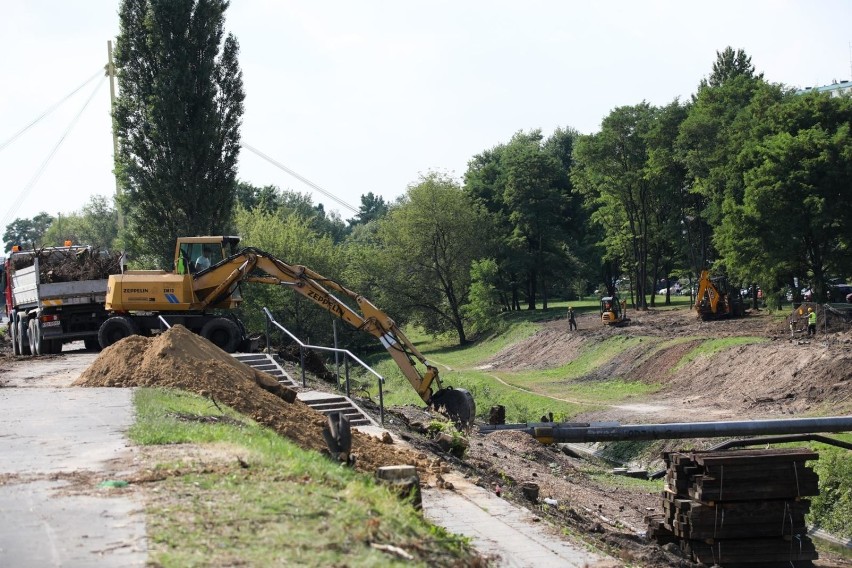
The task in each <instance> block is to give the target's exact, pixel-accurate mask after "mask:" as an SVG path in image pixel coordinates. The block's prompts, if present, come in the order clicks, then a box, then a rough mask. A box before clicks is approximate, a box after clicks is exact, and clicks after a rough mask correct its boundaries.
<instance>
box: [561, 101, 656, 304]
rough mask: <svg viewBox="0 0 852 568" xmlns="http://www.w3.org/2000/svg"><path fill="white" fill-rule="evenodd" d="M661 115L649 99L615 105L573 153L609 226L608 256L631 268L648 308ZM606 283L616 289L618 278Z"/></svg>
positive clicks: (600, 220)
mask: <svg viewBox="0 0 852 568" xmlns="http://www.w3.org/2000/svg"><path fill="white" fill-rule="evenodd" d="M657 114H658V111H657V109H655V108H653V107H651V106H650V105H649V104H648V103H645V102H643V103H641V104H639V105H636V106H632V107H619V108H616V109H615V110H613V111H612V112H611V113H610V114H609V116H607V117H606V118H605V119H604V120H603V122H602V124H601V131H600V132H599V133H597V134H592V135H588V136H581V137H580V139H579V140H578V142H577V146H576V148H575V152H574V159H575V169H574V172H573V179H574V183H575V185H576V186H577V189H578V191H580V193H582V194H583V195H584V196H585V198H586V203H587V204H588V206H589V207H590V208H591V209H592V210H593V213H592V216H591V218H592V221H593V222H595V223H597V224H599V225H600V226H601V227H602V228H603V230H604V231H605V236H604V239H603V241H602V242H601V243H600V244H601V247H602V250H603V258H604V259H606V260H609V261H612V262H615V263H616V264H618V265H621V266H624V267H627V268H629V270H630V273H631V274H632V278H631V280H632V282H633V285H634V286H635V290H636V298H635V303H636V306H637V308H645V307H647V299H646V294H647V292H648V291H649V289H648V287H649V284H650V283H649V281H648V280H649V274H648V260H649V255H650V253H651V245H652V239H653V234H652V233H653V216H654V208H655V206H656V205H657V204H658V203H659V202H660V199H659V196H658V195H657V194H658V193H659V191H660V188H661V184H660V180H659V176H652V175H650V172H649V169H648V161H649V137H650V135H651V132H652V129H653V127H654V124H655V119H656V116H657ZM612 276H613V277H616V276H617V275H612ZM607 285H608V286H609V287H610V288H611V289H610V290H609V292H610V293H613V292H614V289H612V288H613V285H614V282H612V281H611V280H610V281H609V282H607ZM650 292H651V293H652V294H653V293H654V290H653V289H651V290H650Z"/></svg>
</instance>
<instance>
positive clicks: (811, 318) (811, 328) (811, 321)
mask: <svg viewBox="0 0 852 568" xmlns="http://www.w3.org/2000/svg"><path fill="white" fill-rule="evenodd" d="M816 320H817V315H816V312H815V311H814V309H813V308H808V335H814V336H815V335H816Z"/></svg>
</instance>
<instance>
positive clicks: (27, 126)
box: [0, 69, 103, 152]
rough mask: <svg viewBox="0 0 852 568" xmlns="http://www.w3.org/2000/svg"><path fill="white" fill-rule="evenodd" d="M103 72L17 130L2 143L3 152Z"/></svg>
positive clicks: (0, 146)
mask: <svg viewBox="0 0 852 568" xmlns="http://www.w3.org/2000/svg"><path fill="white" fill-rule="evenodd" d="M101 73H103V70H102V69H99V70H98V72H97V73H95V74H94V75H92V76H91V77H89V78H88V79H86V82H85V83H83V84H82V85H80V86H79V87H77V88H76V89H74V90H73V91H71V92H70V93H68V94H67V95H65V96H64V97H63V98H62V99H61V100H60V101H58V102H56V103H54V104H53V106H51V107H50V108H48V109H47V110H46V111H44V112H43V113H41V114H40V115H39V116H38V118H36V119H35V120H34V121H32V122H31V123H29V124H28V125H26V126H24V127H23V128H22V129H20V130H19V131H17V132H16V133H15V134H13V135H12V137H11V138H9V139H8V140H6V141H5V142H3V143H2V144H0V152H2V151H3V149H4V148H5V147H6V146H8V145H9V144H11V143H12V142H14V141H15V139H16V138H18V136H20V135H21V134H23V133H24V132H26V131H27V130H29V129H30V128H32V127H33V126H35V125H36V123H38V122H39V121H40V120H41V119H43V118H44V117H46V116H47V115H49V114H50V113H51V112H53V111H54V110H56V107H58V106H59V105H61V104H62V103H64V102H65V101H67V100H68V99H70V98H71V97H72V96H74V95H75V94H76V93H77V91H79V90H80V89H82V88H83V87H85V86H86V85H88V84H89V83H91V82H92V81H94V80H95V79H97V78H98V75H100V74H101Z"/></svg>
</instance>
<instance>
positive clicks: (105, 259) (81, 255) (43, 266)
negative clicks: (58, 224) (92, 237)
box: [12, 247, 121, 283]
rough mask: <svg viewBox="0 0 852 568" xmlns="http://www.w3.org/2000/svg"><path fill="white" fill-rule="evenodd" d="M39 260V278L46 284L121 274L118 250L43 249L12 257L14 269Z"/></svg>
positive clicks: (90, 248) (81, 248)
mask: <svg viewBox="0 0 852 568" xmlns="http://www.w3.org/2000/svg"><path fill="white" fill-rule="evenodd" d="M36 259H38V270H39V274H40V279H41V281H42V282H45V283H53V282H77V281H82V280H102V279H105V278H108V277H109V275H110V274H120V273H121V253H118V252H109V251H107V250H100V249H97V248H92V247H71V248H43V249H38V250H33V251H27V252H24V253H16V254H15V255H14V256H13V257H12V266H13V268H14V269H15V270H21V269H23V268H28V267H30V266H32V265H33V264H35V260H36Z"/></svg>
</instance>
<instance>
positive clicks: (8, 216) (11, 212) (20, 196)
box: [0, 77, 106, 227]
mask: <svg viewBox="0 0 852 568" xmlns="http://www.w3.org/2000/svg"><path fill="white" fill-rule="evenodd" d="M104 81H106V77H102V78H101V80H100V82H99V83H98V84H97V85H95V88H94V90H93V91H92V94H91V95H89V98H88V99H86V102H85V103H84V104H83V108H81V109H80V111H79V112H78V113H77V115H76V116H75V117H74V119H73V120H72V121H71V123H70V124H69V125H68V128H66V129H65V132H63V133H62V136H61V137H60V138H59V142H57V143H56V145H55V146H54V147H53V150H51V151H50V154H48V156H47V158H45V160H44V162H42V164H41V166H39V168H38V170H37V171H36V173H35V175H34V176H33V178H32V179H31V180H30V181H29V183H28V184H27V185H26V186H25V187H24V189H22V190H21V192H20V193H19V194H18V196H17V197H16V198H15V201H14V202H13V203H12V206H11V207H10V208H9V210H8V211H6V215H5V216H4V217H3V221H2V222H0V227H5V226H6V225H8V224H9V221H10V220H11V219H12V217H13V216H14V215H15V213H17V211H18V208H20V206H21V204H22V203H23V202H24V199H25V198H26V196H27V194H28V193H29V191H30V190H31V189H32V187H33V186H34V185H35V184H36V182H37V181H38V180H39V178H40V177H41V174H43V173H44V170H45V169H47V165H48V164H49V163H50V160H51V159H52V158H53V156H54V155H55V154H56V151H57V150H59V147H60V146H62V143H63V142H64V141H65V138H66V137H67V136H68V133H69V132H71V130H72V129H73V128H74V126H76V124H77V121H78V120H79V119H80V117H81V116H82V115H83V111H85V110H86V107H88V106H89V103H90V102H92V99H94V98H95V94H97V92H98V89H99V88H100V86H101V85H102V84H103V83H104Z"/></svg>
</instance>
